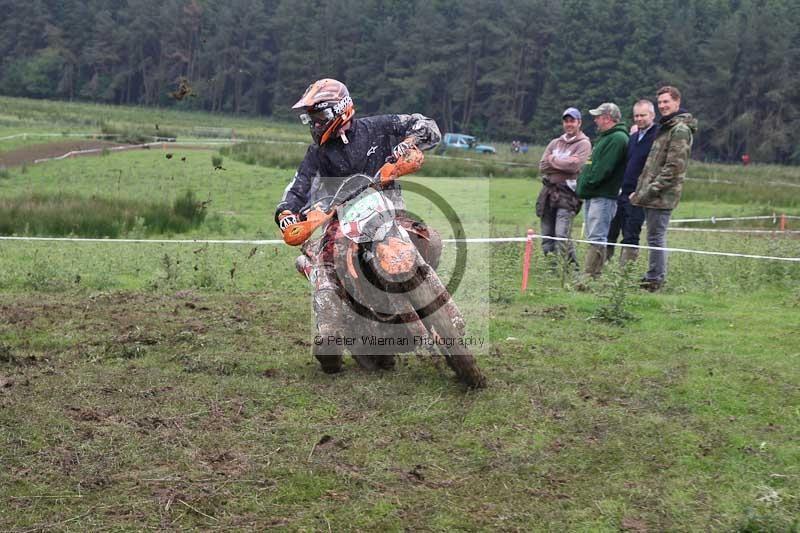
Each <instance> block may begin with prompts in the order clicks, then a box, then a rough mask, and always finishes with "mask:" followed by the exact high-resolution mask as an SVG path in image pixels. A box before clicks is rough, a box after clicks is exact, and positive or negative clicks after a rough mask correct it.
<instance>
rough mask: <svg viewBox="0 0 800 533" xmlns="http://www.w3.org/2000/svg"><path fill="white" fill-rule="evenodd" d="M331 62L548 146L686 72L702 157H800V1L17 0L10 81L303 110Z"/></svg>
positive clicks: (160, 100) (388, 99) (227, 106)
mask: <svg viewBox="0 0 800 533" xmlns="http://www.w3.org/2000/svg"><path fill="white" fill-rule="evenodd" d="M320 77H335V78H337V79H340V80H342V81H344V82H345V83H347V84H348V86H349V87H350V89H351V92H352V94H353V97H354V100H355V102H356V106H357V109H358V112H359V113H361V114H374V113H379V112H411V111H418V112H422V113H425V114H428V115H430V116H432V117H434V118H436V119H437V121H438V122H439V123H440V126H441V127H442V129H443V130H445V131H461V132H468V133H472V134H477V135H478V136H482V137H487V138H493V139H503V140H510V139H523V140H527V141H530V142H537V143H544V142H546V141H547V140H549V139H550V138H551V137H552V136H553V135H555V134H557V133H558V131H559V126H560V121H559V113H560V112H561V110H563V109H564V108H566V107H567V106H576V107H578V108H579V109H581V110H582V111H583V112H584V113H586V112H587V111H588V109H589V108H590V107H594V106H596V105H597V104H599V103H601V102H604V101H614V102H616V103H618V104H619V105H620V107H621V108H623V109H624V110H628V113H627V119H628V120H630V112H629V109H630V106H631V105H632V104H633V103H634V102H635V101H636V100H638V99H639V98H642V97H649V98H650V99H652V100H654V99H655V91H656V89H657V88H658V87H659V86H661V85H664V84H670V85H675V86H677V87H679V88H680V89H681V91H682V92H683V95H684V98H683V103H684V105H685V107H686V108H687V109H688V110H689V111H690V112H692V113H693V114H695V115H696V116H697V117H698V119H699V121H700V132H699V135H698V137H697V140H696V146H695V154H697V155H699V156H700V157H703V158H705V159H710V160H735V159H738V158H739V157H740V156H741V155H742V154H744V153H749V154H750V156H751V158H752V159H753V160H754V161H770V162H780V163H800V142H798V141H800V133H798V132H800V113H799V110H800V107H799V106H798V101H799V100H800V91H798V90H797V89H796V86H798V85H800V83H798V81H800V79H798V78H800V3H798V2H796V1H794V0H496V1H490V0H458V1H453V0H403V1H401V0H327V1H325V2H310V1H305V0H299V1H298V0H229V1H226V2H213V1H208V0H83V1H81V0H26V1H25V2H20V1H18V0H0V93H3V94H6V95H14V96H28V97H34V98H60V99H70V100H72V99H77V100H92V101H102V102H108V103H116V104H137V105H148V106H174V107H179V108H186V109H203V110H207V111H211V112H226V113H247V114H258V115H265V116H272V117H276V118H287V117H289V116H290V113H289V109H288V108H289V107H290V106H291V105H292V104H293V103H294V102H295V101H296V100H297V99H298V98H299V95H300V94H302V92H303V90H304V89H305V88H306V86H307V85H308V84H309V83H310V82H311V81H313V80H314V79H317V78H320ZM590 122H591V121H590V120H588V118H586V119H584V125H585V126H589V124H588V123H590Z"/></svg>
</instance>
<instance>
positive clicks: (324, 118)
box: [300, 107, 335, 125]
mask: <svg viewBox="0 0 800 533" xmlns="http://www.w3.org/2000/svg"><path fill="white" fill-rule="evenodd" d="M334 116H335V115H334V113H333V109H331V108H330V107H328V108H325V109H321V110H319V111H311V112H308V113H303V114H302V115H300V122H302V123H303V124H305V125H308V124H312V123H313V124H327V123H328V122H329V121H331V120H333V118H334Z"/></svg>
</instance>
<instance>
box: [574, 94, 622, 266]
mask: <svg viewBox="0 0 800 533" xmlns="http://www.w3.org/2000/svg"><path fill="white" fill-rule="evenodd" d="M589 113H590V114H591V115H592V116H594V123H595V125H596V126H597V131H598V132H599V134H598V136H597V139H595V142H594V148H593V149H592V156H591V157H590V158H589V161H588V163H586V166H584V167H583V171H581V174H580V176H579V177H578V189H577V191H576V192H577V193H578V197H579V198H582V199H584V200H585V207H584V211H583V212H584V215H583V217H584V221H585V224H586V239H587V240H589V241H592V243H593V244H591V245H590V247H589V250H588V252H587V253H586V267H585V269H584V272H585V273H586V274H588V275H589V276H591V277H593V278H596V277H597V276H599V275H600V272H602V270H603V263H604V262H605V260H606V241H607V240H608V228H609V226H610V225H611V220H612V219H613V218H614V215H615V214H616V212H617V195H619V189H620V185H621V184H622V176H623V174H624V173H625V154H626V152H627V150H628V130H627V128H626V127H625V124H623V123H622V122H621V120H622V113H621V112H620V110H619V107H618V106H617V105H616V104H613V103H609V102H607V103H604V104H600V106H598V107H597V108H596V109H590V110H589ZM594 243H597V244H594Z"/></svg>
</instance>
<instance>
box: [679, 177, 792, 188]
mask: <svg viewBox="0 0 800 533" xmlns="http://www.w3.org/2000/svg"><path fill="white" fill-rule="evenodd" d="M683 179H685V180H687V181H700V182H705V183H723V184H725V185H742V184H743V182H741V181H732V180H718V179H714V178H709V179H706V178H683ZM759 184H760V185H774V186H776V187H800V183H789V182H787V181H761V182H759Z"/></svg>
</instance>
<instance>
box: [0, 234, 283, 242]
mask: <svg viewBox="0 0 800 533" xmlns="http://www.w3.org/2000/svg"><path fill="white" fill-rule="evenodd" d="M0 241H48V242H101V243H105V244H107V243H147V244H284V242H283V240H282V239H266V240H236V239H228V240H224V239H91V238H83V237H3V236H0Z"/></svg>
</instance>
